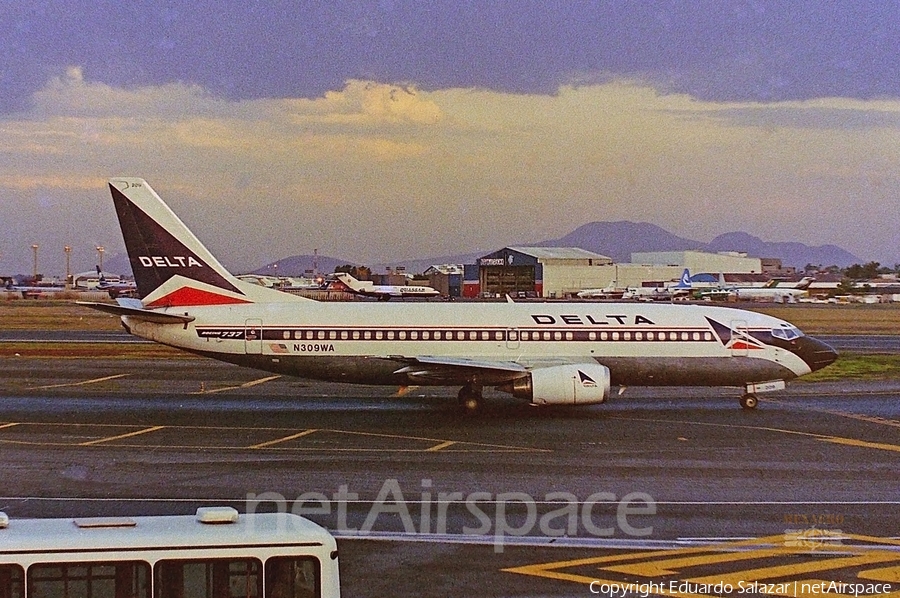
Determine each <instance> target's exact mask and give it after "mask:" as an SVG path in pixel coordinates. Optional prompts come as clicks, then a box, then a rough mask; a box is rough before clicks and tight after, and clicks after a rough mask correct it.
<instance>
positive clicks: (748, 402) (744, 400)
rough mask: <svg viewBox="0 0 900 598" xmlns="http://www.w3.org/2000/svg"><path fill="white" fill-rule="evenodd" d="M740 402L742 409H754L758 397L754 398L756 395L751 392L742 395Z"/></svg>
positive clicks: (757, 402) (757, 403)
mask: <svg viewBox="0 0 900 598" xmlns="http://www.w3.org/2000/svg"><path fill="white" fill-rule="evenodd" d="M740 402H741V407H743V408H744V409H756V406H757V405H759V399H758V398H756V395H755V394H752V393H747V394H745V395H742V396H741V399H740Z"/></svg>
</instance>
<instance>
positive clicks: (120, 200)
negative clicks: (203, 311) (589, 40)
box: [109, 177, 303, 308]
mask: <svg viewBox="0 0 900 598" xmlns="http://www.w3.org/2000/svg"><path fill="white" fill-rule="evenodd" d="M109 190H110V193H111V194H112V198H113V203H114V204H115V207H116V214H117V215H118V217H119V225H120V226H121V227H122V236H123V237H124V239H125V248H126V250H127V251H128V259H129V261H130V262H131V268H132V271H133V272H134V280H135V282H136V283H137V289H138V295H139V296H140V297H141V298H142V301H143V304H144V306H145V307H149V308H153V307H179V306H191V305H227V304H238V303H255V302H273V301H279V302H287V301H292V300H301V301H302V300H303V299H302V298H300V297H296V296H294V295H288V294H286V293H281V292H279V291H275V290H272V289H266V288H264V287H260V286H257V285H253V284H250V283H246V282H243V281H241V280H238V279H237V278H235V277H234V276H232V275H231V273H229V272H228V271H227V270H226V269H225V268H224V267H223V266H222V264H220V263H219V261H218V260H217V259H216V258H215V257H213V255H212V254H211V253H210V252H209V251H208V250H207V249H206V247H204V246H203V244H202V243H201V242H200V241H199V240H198V239H197V237H195V236H194V234H193V233H192V232H191V231H190V230H189V229H188V227H187V226H186V225H185V224H184V223H183V222H182V221H181V219H179V218H178V216H176V215H175V213H174V212H173V211H172V210H171V209H169V206H167V205H166V204H165V202H163V200H162V199H161V198H160V197H159V195H157V194H156V192H155V191H154V190H153V189H152V188H151V187H150V185H148V184H147V182H146V181H144V180H143V179H139V178H125V177H123V178H115V179H110V181H109Z"/></svg>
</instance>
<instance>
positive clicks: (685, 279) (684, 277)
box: [675, 268, 691, 289]
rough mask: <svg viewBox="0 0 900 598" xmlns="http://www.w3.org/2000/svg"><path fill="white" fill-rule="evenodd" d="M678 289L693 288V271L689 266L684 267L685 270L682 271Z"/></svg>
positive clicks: (676, 286)
mask: <svg viewBox="0 0 900 598" xmlns="http://www.w3.org/2000/svg"><path fill="white" fill-rule="evenodd" d="M675 288H676V289H689V288H691V272H690V270H688V269H687V268H685V269H684V272H682V273H681V279H680V280H679V281H678V284H676V285H675Z"/></svg>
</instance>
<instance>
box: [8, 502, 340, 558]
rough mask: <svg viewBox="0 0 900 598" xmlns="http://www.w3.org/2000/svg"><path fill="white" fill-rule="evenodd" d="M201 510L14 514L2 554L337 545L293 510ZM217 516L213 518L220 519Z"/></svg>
mask: <svg viewBox="0 0 900 598" xmlns="http://www.w3.org/2000/svg"><path fill="white" fill-rule="evenodd" d="M200 511H202V509H200V510H198V514H197V515H168V516H150V517H114V518H111V517H107V518H82V519H72V518H67V519H14V518H10V519H9V524H8V526H7V527H0V556H3V555H4V554H7V555H8V554H14V553H18V554H22V553H31V552H39V553H52V552H60V551H66V552H71V551H76V552H88V551H96V550H100V551H108V550H142V549H143V550H154V549H166V548H168V549H181V548H205V547H210V548H211V547H223V546H230V547H236V546H246V547H253V546H273V547H274V546H298V545H306V546H323V547H332V548H333V547H334V545H335V544H334V538H333V537H332V536H331V534H330V533H329V532H328V531H327V530H326V529H325V528H323V527H321V526H319V525H317V524H316V523H313V522H312V521H310V520H309V519H306V518H304V517H300V516H299V515H294V514H292V513H252V514H244V515H237V512H236V511H234V510H233V509H231V511H232V512H233V513H234V514H235V517H234V518H233V519H234V521H233V522H218V523H203V522H201V521H200V519H201V516H200ZM209 511H218V509H217V508H213V509H209ZM213 515H214V516H213V517H212V518H211V519H212V520H216V518H215V513H214V514H213ZM207 519H210V518H209V517H207ZM219 520H220V521H221V520H222V519H221V518H220V519H219Z"/></svg>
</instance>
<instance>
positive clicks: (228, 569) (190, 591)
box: [153, 558, 262, 598]
mask: <svg viewBox="0 0 900 598" xmlns="http://www.w3.org/2000/svg"><path fill="white" fill-rule="evenodd" d="M260 568H261V567H260V562H259V561H258V560H257V559H249V558H241V559H209V560H202V561H197V560H190V561H187V560H185V561H182V560H166V561H159V562H158V563H157V564H156V566H155V567H154V571H153V575H154V578H155V580H156V583H155V586H156V598H262V576H261V575H260Z"/></svg>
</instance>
